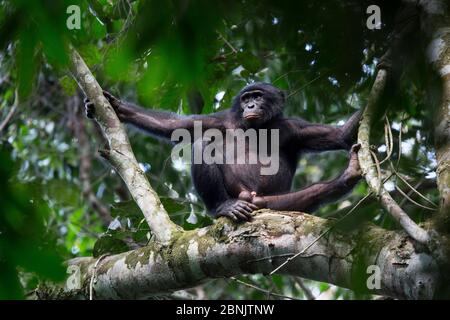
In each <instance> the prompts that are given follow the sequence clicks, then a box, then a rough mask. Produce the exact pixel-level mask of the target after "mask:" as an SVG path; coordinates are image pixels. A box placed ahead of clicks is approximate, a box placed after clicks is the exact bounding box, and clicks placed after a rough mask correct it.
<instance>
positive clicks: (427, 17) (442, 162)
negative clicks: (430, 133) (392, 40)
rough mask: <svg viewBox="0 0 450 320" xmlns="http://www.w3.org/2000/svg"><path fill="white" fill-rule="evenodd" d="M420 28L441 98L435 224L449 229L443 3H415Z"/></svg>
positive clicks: (448, 92) (448, 30) (449, 72)
mask: <svg viewBox="0 0 450 320" xmlns="http://www.w3.org/2000/svg"><path fill="white" fill-rule="evenodd" d="M419 3H420V5H421V9H422V21H423V23H422V27H423V29H424V32H425V34H427V35H428V37H429V39H430V44H429V46H428V52H427V53H428V54H427V58H428V61H429V63H430V64H431V65H432V66H433V67H434V69H435V70H436V72H437V73H438V75H439V77H440V80H441V83H442V89H441V90H442V97H441V102H440V106H439V107H438V110H437V112H436V116H435V126H434V127H435V130H434V137H435V149H436V160H437V170H436V174H437V185H438V189H439V194H440V208H441V209H440V214H439V217H438V218H439V223H440V224H441V226H443V227H445V229H446V230H450V12H449V11H450V7H449V3H448V2H447V1H444V0H429V1H419Z"/></svg>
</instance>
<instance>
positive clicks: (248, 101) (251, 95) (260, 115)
mask: <svg viewBox="0 0 450 320" xmlns="http://www.w3.org/2000/svg"><path fill="white" fill-rule="evenodd" d="M240 100H241V108H242V118H244V120H245V121H247V122H255V123H261V122H264V121H265V120H266V119H265V113H264V107H263V106H264V104H265V103H266V101H265V99H264V95H263V92H262V91H261V90H253V91H247V92H245V93H243V94H242V95H241V98H240Z"/></svg>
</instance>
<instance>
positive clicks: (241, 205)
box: [216, 200, 258, 222]
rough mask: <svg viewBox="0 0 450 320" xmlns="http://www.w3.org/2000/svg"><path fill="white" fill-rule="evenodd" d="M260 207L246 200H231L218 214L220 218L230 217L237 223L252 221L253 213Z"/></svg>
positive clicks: (220, 208) (223, 205) (222, 206)
mask: <svg viewBox="0 0 450 320" xmlns="http://www.w3.org/2000/svg"><path fill="white" fill-rule="evenodd" d="M257 209H258V207H257V206H255V205H254V204H252V203H250V202H247V201H244V200H229V201H227V202H225V203H223V204H222V205H221V206H220V207H219V209H218V210H217V212H216V216H218V217H228V218H230V219H231V220H233V221H235V222H240V221H250V220H252V214H251V213H252V212H253V211H254V210H257Z"/></svg>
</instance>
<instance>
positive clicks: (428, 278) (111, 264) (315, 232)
mask: <svg viewBox="0 0 450 320" xmlns="http://www.w3.org/2000/svg"><path fill="white" fill-rule="evenodd" d="M329 227H330V222H329V221H328V220H325V219H322V218H319V217H315V216H311V215H308V214H301V213H298V212H297V213H296V212H275V211H269V210H263V211H260V212H258V213H257V214H256V217H255V219H254V220H253V221H252V222H248V223H245V224H242V225H236V224H233V223H232V222H229V221H228V220H226V219H224V218H222V219H219V220H218V221H217V222H216V223H215V224H214V225H212V226H210V227H205V228H202V229H198V230H192V231H186V232H185V233H181V234H179V237H175V238H174V239H173V240H172V241H171V242H170V243H169V244H168V245H165V246H163V245H161V244H158V243H156V242H152V243H150V244H149V245H148V246H147V247H144V248H140V249H136V250H133V251H129V252H125V253H122V254H117V255H114V256H107V257H105V258H103V259H102V260H101V261H100V262H99V263H98V265H97V269H96V272H95V281H94V282H93V283H94V285H93V291H94V293H95V298H97V299H136V298H146V297H149V296H151V295H157V294H162V293H167V292H170V291H174V290H179V289H183V288H189V287H193V286H196V285H198V284H201V283H202V282H204V281H207V280H209V279H213V278H221V277H231V276H236V275H240V274H255V273H262V274H269V273H270V272H271V271H272V270H274V269H275V268H276V267H277V266H278V265H280V264H281V263H282V262H284V261H285V260H286V259H287V258H288V257H289V256H291V255H293V254H295V253H297V252H300V251H301V250H302V249H303V248H305V247H306V246H308V245H309V244H310V243H311V242H312V241H314V240H315V239H316V238H317V237H318V236H319V235H320V234H321V233H322V232H324V231H325V230H327V229H328V228H329ZM97 261H98V259H96V258H77V259H74V260H71V261H70V262H69V264H70V265H77V266H79V267H80V268H81V274H82V278H81V283H82V288H81V289H80V290H75V291H63V290H55V289H53V290H49V289H48V288H41V291H40V292H39V296H40V297H41V298H87V297H88V296H89V293H88V292H89V283H90V281H91V277H92V272H93V270H94V265H95V264H96V263H97ZM439 261H440V258H439V257H436V256H433V255H432V254H431V253H430V252H429V251H428V250H427V249H426V248H425V247H424V246H421V245H417V242H414V241H413V240H412V239H411V238H409V237H408V236H407V235H406V234H405V233H404V232H394V231H386V230H383V229H380V228H378V227H375V226H372V225H363V226H357V227H355V228H354V229H353V230H346V231H344V230H340V229H338V228H334V229H332V230H331V231H330V232H329V233H328V234H327V235H326V236H325V237H322V238H321V239H320V240H319V241H317V242H316V243H315V244H314V245H313V246H312V247H311V248H309V249H308V250H307V251H306V252H305V253H304V254H303V255H302V256H300V257H298V258H296V259H294V260H293V261H292V262H291V263H289V264H287V265H286V267H283V268H282V269H281V270H280V271H279V273H280V274H287V275H295V276H300V277H304V278H307V279H313V280H318V281H324V282H328V283H333V284H336V285H338V286H341V287H346V288H351V289H355V290H358V289H359V290H363V291H366V292H367V291H368V289H367V285H366V281H367V279H368V277H369V276H370V275H371V274H370V273H369V274H368V273H367V267H368V266H369V265H376V266H378V267H379V268H380V276H381V282H380V285H381V286H380V288H379V289H378V290H373V291H372V292H373V293H377V294H382V295H387V296H391V297H396V298H401V299H404V298H405V299H431V298H433V297H434V298H435V297H438V291H439V285H445V283H446V282H445V281H444V277H443V275H444V272H445V269H444V271H442V269H441V268H440V267H439V266H440V263H439ZM66 289H67V288H66Z"/></svg>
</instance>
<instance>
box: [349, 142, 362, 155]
mask: <svg viewBox="0 0 450 320" xmlns="http://www.w3.org/2000/svg"><path fill="white" fill-rule="evenodd" d="M359 149H361V143H356V144H354V145H352V148H351V149H350V152H351V153H357V152H358V151H359Z"/></svg>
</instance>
